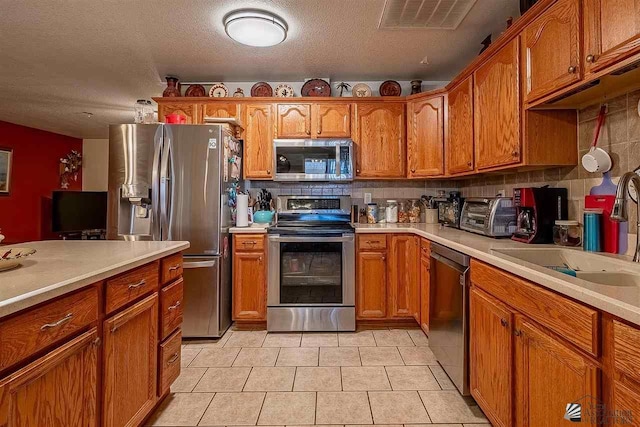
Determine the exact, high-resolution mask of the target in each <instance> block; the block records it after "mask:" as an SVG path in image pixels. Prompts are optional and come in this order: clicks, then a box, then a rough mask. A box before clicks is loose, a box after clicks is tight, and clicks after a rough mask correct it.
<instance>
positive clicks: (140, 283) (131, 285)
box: [129, 279, 147, 289]
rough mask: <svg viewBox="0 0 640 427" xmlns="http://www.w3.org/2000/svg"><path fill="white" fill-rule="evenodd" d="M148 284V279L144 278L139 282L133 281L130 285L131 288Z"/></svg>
mask: <svg viewBox="0 0 640 427" xmlns="http://www.w3.org/2000/svg"><path fill="white" fill-rule="evenodd" d="M146 284H147V281H146V280H144V279H142V280H140V281H139V282H138V283H132V284H130V285H129V289H136V288H139V287H140V286H144V285H146Z"/></svg>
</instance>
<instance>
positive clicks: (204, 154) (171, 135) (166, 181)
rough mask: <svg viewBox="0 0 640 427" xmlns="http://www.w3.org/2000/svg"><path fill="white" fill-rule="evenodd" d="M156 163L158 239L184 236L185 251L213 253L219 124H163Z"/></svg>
mask: <svg viewBox="0 0 640 427" xmlns="http://www.w3.org/2000/svg"><path fill="white" fill-rule="evenodd" d="M164 129H165V131H164V148H163V154H162V161H161V166H160V176H161V184H160V204H161V209H162V213H161V215H160V216H161V218H160V222H161V226H162V230H163V231H162V235H163V240H188V241H189V242H190V243H191V247H190V248H189V249H187V250H186V251H185V255H187V256H188V255H198V256H203V255H218V254H219V253H220V225H221V208H222V206H221V205H222V198H223V195H222V185H221V176H222V173H221V169H222V167H223V165H222V160H223V156H222V153H223V150H222V145H223V141H222V140H221V133H220V126H206V125H166V126H165V127H164Z"/></svg>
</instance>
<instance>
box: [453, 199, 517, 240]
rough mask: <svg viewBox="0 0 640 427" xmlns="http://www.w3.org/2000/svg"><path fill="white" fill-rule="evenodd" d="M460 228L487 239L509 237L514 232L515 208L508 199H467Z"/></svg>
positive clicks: (511, 200)
mask: <svg viewBox="0 0 640 427" xmlns="http://www.w3.org/2000/svg"><path fill="white" fill-rule="evenodd" d="M460 228H461V229H462V230H466V231H471V232H472V233H478V234H482V235H484V236H489V237H511V235H512V234H513V233H515V231H516V207H515V204H514V203H513V199H511V198H510V197H490V198H469V199H466V200H465V203H464V206H463V208H462V214H461V215H460Z"/></svg>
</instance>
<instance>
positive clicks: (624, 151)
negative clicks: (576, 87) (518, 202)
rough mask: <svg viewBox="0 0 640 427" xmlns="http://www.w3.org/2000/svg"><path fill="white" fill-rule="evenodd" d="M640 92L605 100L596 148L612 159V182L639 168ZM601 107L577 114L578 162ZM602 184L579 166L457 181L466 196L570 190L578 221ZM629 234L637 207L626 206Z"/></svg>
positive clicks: (599, 177) (597, 176) (598, 176)
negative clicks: (543, 188)
mask: <svg viewBox="0 0 640 427" xmlns="http://www.w3.org/2000/svg"><path fill="white" fill-rule="evenodd" d="M639 100H640V90H637V91H633V92H629V93H627V94H624V95H622V96H618V97H616V98H613V99H611V100H610V101H608V103H607V104H608V109H607V117H606V120H605V124H604V126H603V127H602V130H601V133H600V138H599V139H598V146H599V147H601V148H603V149H605V150H607V151H608V152H609V154H610V155H611V158H612V160H613V169H612V171H611V172H612V177H613V181H614V182H615V183H617V182H618V178H619V177H620V175H622V174H623V173H624V172H627V171H630V170H634V169H636V168H638V167H639V166H640V116H639V115H638V101H639ZM599 110H600V104H594V105H591V106H589V107H586V108H584V109H582V110H580V111H579V112H578V123H579V124H578V132H579V134H578V147H577V148H576V149H577V150H578V162H580V160H581V159H582V156H583V155H584V154H585V153H586V152H587V151H588V150H589V147H590V146H591V143H592V142H593V137H594V133H595V128H596V123H597V116H598V111H599ZM600 182H602V175H601V174H597V173H593V174H592V173H589V172H587V171H586V170H584V168H583V167H582V165H578V166H575V167H569V168H554V169H546V170H540V171H531V172H518V173H507V174H502V175H483V176H479V177H474V178H470V179H466V180H463V181H458V185H459V187H460V190H461V191H462V194H463V196H465V197H477V196H494V195H495V194H497V193H498V191H500V190H505V194H507V195H512V194H513V189H514V188H515V187H532V186H533V187H535V186H542V185H550V186H552V187H564V188H567V189H568V190H569V217H570V218H571V219H578V220H581V218H582V211H583V209H584V196H585V195H586V194H589V190H590V189H591V188H592V187H593V186H595V185H598V184H600ZM629 208H630V212H629V218H630V221H629V231H630V232H631V233H637V227H636V223H635V222H636V221H635V217H636V204H635V203H630V204H629Z"/></svg>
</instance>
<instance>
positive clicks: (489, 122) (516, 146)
mask: <svg viewBox="0 0 640 427" xmlns="http://www.w3.org/2000/svg"><path fill="white" fill-rule="evenodd" d="M474 82H475V87H474V116H473V123H474V130H475V153H476V155H475V161H476V167H477V169H490V168H496V167H501V166H505V165H510V164H514V163H519V162H520V161H521V158H522V157H521V146H520V144H521V138H520V123H521V122H520V113H521V110H520V74H519V42H518V38H517V37H516V38H515V39H513V40H512V41H511V42H510V43H509V44H507V45H505V46H504V47H503V48H502V49H500V50H499V51H498V52H497V53H496V54H495V55H494V56H493V57H491V58H490V59H489V60H488V61H487V62H486V63H484V64H483V65H482V66H480V67H479V68H478V69H477V70H476V71H475V73H474Z"/></svg>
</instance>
